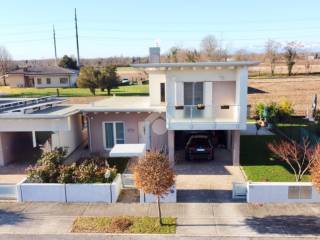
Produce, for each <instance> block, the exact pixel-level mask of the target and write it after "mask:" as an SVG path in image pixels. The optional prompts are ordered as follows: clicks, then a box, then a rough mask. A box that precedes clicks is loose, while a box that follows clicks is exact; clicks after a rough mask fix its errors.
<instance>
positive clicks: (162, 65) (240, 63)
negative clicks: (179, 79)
mask: <svg viewBox="0 0 320 240" xmlns="http://www.w3.org/2000/svg"><path fill="white" fill-rule="evenodd" d="M258 64H260V62H257V61H226V62H192V63H190V62H182V63H143V64H131V66H132V67H135V68H178V67H245V66H255V65H258Z"/></svg>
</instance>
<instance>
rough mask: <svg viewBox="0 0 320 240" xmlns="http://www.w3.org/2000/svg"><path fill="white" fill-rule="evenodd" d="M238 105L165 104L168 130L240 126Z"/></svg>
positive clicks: (234, 127)
mask: <svg viewBox="0 0 320 240" xmlns="http://www.w3.org/2000/svg"><path fill="white" fill-rule="evenodd" d="M239 116H240V106H239V105H222V106H213V105H206V106H202V107H201V106H194V105H184V106H167V128H168V129H170V130H215V129H216V130H233V129H239V128H240V120H239V119H240V117H239Z"/></svg>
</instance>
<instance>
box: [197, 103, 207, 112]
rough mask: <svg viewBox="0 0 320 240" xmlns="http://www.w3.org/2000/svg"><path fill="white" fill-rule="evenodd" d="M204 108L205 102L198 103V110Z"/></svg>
mask: <svg viewBox="0 0 320 240" xmlns="http://www.w3.org/2000/svg"><path fill="white" fill-rule="evenodd" d="M204 108H205V106H204V104H202V103H198V104H197V109H198V110H203V109H204Z"/></svg>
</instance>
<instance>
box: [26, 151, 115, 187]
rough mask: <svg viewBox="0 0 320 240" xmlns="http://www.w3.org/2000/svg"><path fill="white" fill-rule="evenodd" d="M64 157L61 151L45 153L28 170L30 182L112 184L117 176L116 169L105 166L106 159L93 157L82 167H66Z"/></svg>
mask: <svg viewBox="0 0 320 240" xmlns="http://www.w3.org/2000/svg"><path fill="white" fill-rule="evenodd" d="M64 156H65V152H63V151H61V149H55V150H54V151H52V152H48V153H44V154H43V155H42V156H41V158H40V159H39V160H38V161H37V163H36V164H35V166H33V167H32V166H31V167H29V168H27V170H26V171H27V175H28V182H33V183H97V182H98V183H110V182H112V181H113V179H114V178H115V177H116V175H117V170H116V168H114V167H113V168H110V167H109V166H106V165H105V160H104V159H105V158H101V157H92V158H89V159H86V160H84V161H83V162H82V163H81V164H80V165H76V164H75V163H74V164H72V165H64V164H62V163H63V161H64Z"/></svg>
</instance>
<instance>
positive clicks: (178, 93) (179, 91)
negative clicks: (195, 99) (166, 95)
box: [174, 82, 184, 106]
mask: <svg viewBox="0 0 320 240" xmlns="http://www.w3.org/2000/svg"><path fill="white" fill-rule="evenodd" d="M174 96H175V105H176V106H181V105H183V104H184V103H183V102H184V101H183V99H184V91H183V82H175V91H174Z"/></svg>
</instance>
